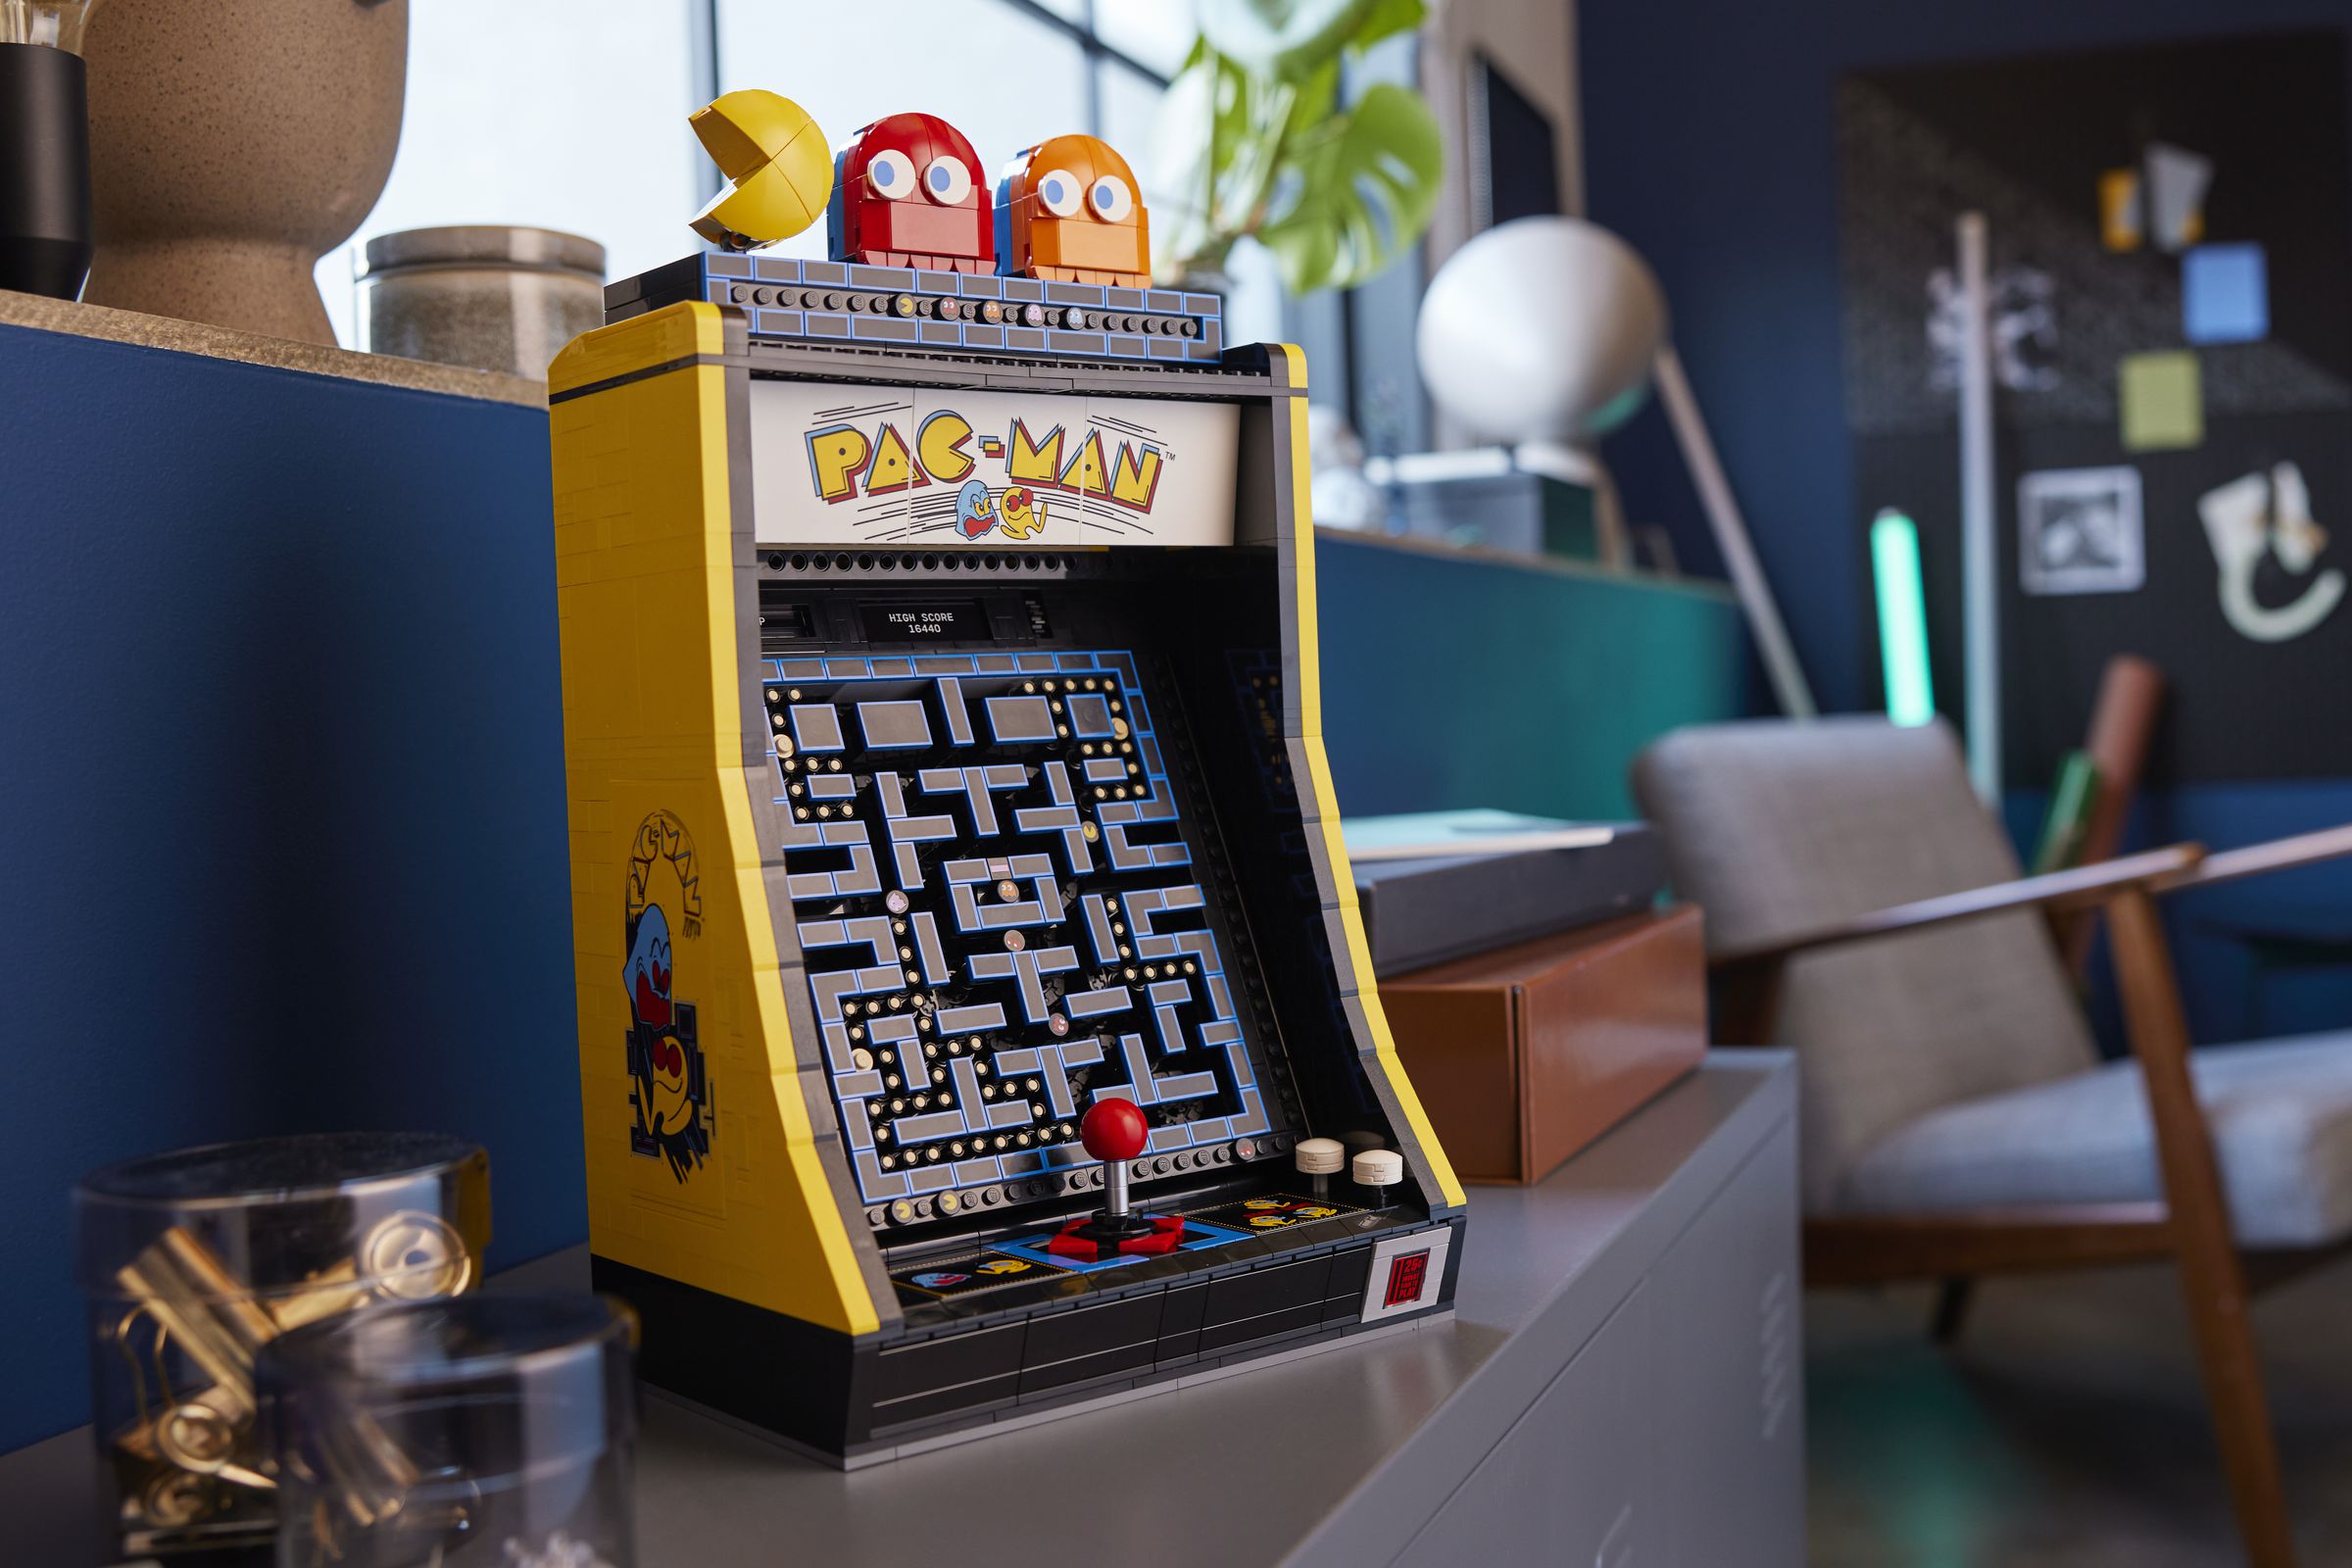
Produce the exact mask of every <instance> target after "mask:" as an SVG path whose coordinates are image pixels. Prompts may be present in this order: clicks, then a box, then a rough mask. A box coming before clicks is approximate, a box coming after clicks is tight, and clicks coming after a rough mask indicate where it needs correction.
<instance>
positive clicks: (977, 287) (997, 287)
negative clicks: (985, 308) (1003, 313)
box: [956, 272, 1005, 300]
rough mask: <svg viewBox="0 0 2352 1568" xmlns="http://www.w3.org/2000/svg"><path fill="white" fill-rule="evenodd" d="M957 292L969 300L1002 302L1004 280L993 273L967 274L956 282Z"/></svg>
mask: <svg viewBox="0 0 2352 1568" xmlns="http://www.w3.org/2000/svg"><path fill="white" fill-rule="evenodd" d="M956 292H957V293H958V294H961V295H962V296H963V297H964V298H965V299H967V300H1001V299H1003V298H1004V297H1005V280H1004V279H1003V278H1001V277H999V276H997V275H996V274H995V273H993V272H966V273H964V274H963V275H962V276H960V277H958V278H957V279H956Z"/></svg>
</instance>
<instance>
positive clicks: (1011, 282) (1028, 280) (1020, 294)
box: [998, 277, 1046, 300]
mask: <svg viewBox="0 0 2352 1568" xmlns="http://www.w3.org/2000/svg"><path fill="white" fill-rule="evenodd" d="M998 281H1000V282H1002V283H1003V284H1004V285H1005V298H1006V299H1008V300H1043V299H1044V298H1045V297H1046V286H1045V285H1044V284H1043V283H1040V282H1039V281H1038V280H1037V279H1036V278H1034V277H1006V278H1000V279H999V280H998Z"/></svg>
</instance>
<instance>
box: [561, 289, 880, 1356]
mask: <svg viewBox="0 0 2352 1568" xmlns="http://www.w3.org/2000/svg"><path fill="white" fill-rule="evenodd" d="M722 347H723V332H722V325H721V322H720V319H719V316H718V313H717V312H716V311H715V310H713V309H712V308H711V307H710V306H706V305H682V306H676V307H673V308H671V309H669V310H665V311H660V312H655V313H652V314H649V315H647V316H643V317H639V318H636V319H632V320H628V321H623V322H620V323H617V324H615V325H613V326H609V327H606V328H603V329H601V330H599V331H596V332H592V333H589V334H587V335H586V336H584V337H582V338H581V339H579V340H578V341H577V342H575V343H573V344H572V345H571V347H569V348H567V349H566V350H565V351H564V354H563V356H561V357H560V358H559V359H558V361H557V364H556V367H555V368H554V369H553V370H552V371H551V373H550V385H551V387H553V388H554V389H556V391H557V392H558V393H559V394H560V393H561V392H562V391H564V389H566V388H573V389H576V388H580V387H587V386H598V385H600V384H601V383H611V384H609V385H602V387H601V390H597V391H594V392H590V393H587V394H585V395H582V396H578V397H573V398H568V399H564V401H560V402H557V403H556V404H555V405H554V406H553V408H552V409H551V411H550V420H551V425H552V430H553V441H554V464H555V489H556V545H557V583H558V588H557V592H558V600H559V607H560V617H561V626H562V636H563V646H564V764H565V772H566V778H567V795H568V804H569V809H570V843H571V857H572V905H573V910H574V920H573V941H574V949H575V954H576V957H577V966H578V974H577V982H578V1003H579V1023H580V1070H581V1098H582V1110H583V1115H584V1117H585V1130H586V1141H587V1150H588V1198H589V1230H590V1239H591V1242H592V1244H593V1246H594V1248H595V1250H596V1251H597V1252H598V1253H599V1254H600V1255H602V1256H606V1257H610V1258H612V1259H613V1260H614V1261H616V1262H620V1263H624V1264H627V1265H629V1266H631V1267H635V1268H640V1269H644V1270H647V1271H649V1272H652V1273H656V1274H660V1275H662V1276H664V1277H666V1278H669V1279H673V1280H677V1281H680V1282H682V1283H684V1284H688V1285H692V1286H697V1287H700V1288H702V1289H705V1290H710V1291H715V1292H718V1293H720V1294H722V1295H725V1296H728V1297H732V1298H734V1299H738V1300H743V1301H748V1302H751V1303H752V1304H754V1305H758V1306H761V1307H765V1308H768V1309H770V1310H773V1311H778V1312H783V1313H787V1314H789V1315H791V1316H793V1317H796V1318H799V1319H802V1320H803V1321H806V1322H809V1323H815V1324H820V1325H823V1326H825V1327H828V1328H833V1329H837V1330H840V1331H842V1332H845V1333H850V1334H863V1333H869V1332H872V1331H873V1330H875V1329H876V1328H877V1327H879V1317H878V1314H877V1310H876V1307H875V1304H874V1302H873V1299H872V1297H871V1295H870V1293H869V1291H868V1289H867V1286H866V1284H865V1281H864V1278H863V1276H862V1274H861V1272H860V1267H859V1263H858V1256H857V1253H856V1250H855V1249H854V1247H853V1245H852V1242H851V1238H850V1235H849V1232H848V1229H847V1226H846V1223H845V1219H844V1216H843V1213H842V1211H841V1208H840V1207H839V1205H838V1204H837V1202H836V1201H835V1199H834V1196H833V1192H832V1190H831V1187H830V1186H829V1184H828V1182H827V1179H826V1175H825V1171H824V1169H823V1166H822V1165H821V1163H820V1159H819V1148H820V1144H821V1143H822V1142H823V1141H824V1140H826V1139H829V1138H830V1137H831V1136H832V1133H831V1125H830V1122H829V1121H828V1122H827V1123H825V1124H824V1131H822V1132H819V1131H818V1129H817V1126H816V1124H814V1123H812V1121H811V1118H810V1114H809V1106H808V1104H807V1103H806V1100H805V1098H804V1095H803V1092H802V1087H801V1080H800V1078H799V1077H798V1071H799V1068H800V1065H801V1064H800V1063H799V1062H798V1060H797V1059H796V1057H795V1054H794V1050H793V1041H792V1037H791V1031H790V1027H789V1024H788V1022H787V1012H786V1007H785V990H784V984H785V982H784V976H783V974H782V972H781V969H780V959H779V953H780V950H779V947H778V944H777V940H776V932H775V929H774V925H773V920H772V917H771V914H770V910H769V904H768V900H767V892H766V886H765V880H764V862H765V860H766V859H767V857H766V856H765V855H764V854H763V850H762V846H761V843H760V834H759V832H758V831H757V828H756V813H755V811H754V809H753V801H752V794H751V792H752V791H753V790H754V789H755V788H758V789H766V788H768V787H769V785H768V782H767V780H766V779H765V778H764V777H757V778H756V777H755V776H754V774H753V772H752V771H751V769H750V768H749V767H748V766H747V762H746V758H745V749H744V748H745V736H744V733H743V720H742V716H741V715H742V708H741V702H742V683H743V682H744V681H746V680H747V679H751V678H754V677H753V672H752V671H751V670H750V669H749V668H748V667H747V666H746V664H745V662H744V655H743V651H742V650H741V648H740V647H739V646H738V643H737V635H738V618H737V605H736V598H735V596H736V593H737V581H736V575H735V569H734V559H735V552H736V541H735V539H734V536H733V518H732V512H731V504H730V494H729V470H728V458H729V453H728V444H727V418H726V390H727V379H726V378H727V372H726V371H725V370H724V369H723V368H720V367H719V366H717V365H715V364H701V363H693V362H695V361H699V360H702V359H704V358H706V357H714V356H716V355H717V354H718V353H719V352H720V351H721V349H722ZM681 360H685V361H687V362H688V363H687V364H685V365H682V366H681V365H679V363H678V362H680V361H681ZM662 367H671V368H666V369H663V368H662ZM630 377H634V379H631V378H630Z"/></svg>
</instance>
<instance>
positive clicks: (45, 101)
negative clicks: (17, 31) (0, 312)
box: [0, 43, 96, 300]
mask: <svg viewBox="0 0 2352 1568" xmlns="http://www.w3.org/2000/svg"><path fill="white" fill-rule="evenodd" d="M89 81H90V77H89V70H88V68H87V67H85V66H84V65H83V64H82V61H81V57H80V56H79V55H73V54H68V53H67V52H66V51H65V50H63V49H52V48H49V47H48V46H46V45H44V44H35V43H0V288H13V289H18V290H21V291H22V292H24V293H26V294H47V295H50V296H52V297H53V298H56V299H61V300H70V299H73V298H75V297H77V296H78V295H79V294H80V293H81V285H82V283H83V282H84V281H85V280H86V279H87V278H88V277H89V275H90V257H91V255H92V254H93V253H94V251H95V249H96V247H95V244H94V241H93V240H92V237H91V234H92V231H91V226H90V91H89Z"/></svg>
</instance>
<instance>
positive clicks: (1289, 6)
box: [1196, 0, 1423, 81]
mask: <svg viewBox="0 0 2352 1568" xmlns="http://www.w3.org/2000/svg"><path fill="white" fill-rule="evenodd" d="M1422 10H1423V6H1422V0H1200V3H1199V6H1198V7H1197V10H1196V15H1197V16H1198V18H1199V21H1200V26H1201V37H1202V38H1203V39H1205V40H1207V43H1208V46H1209V48H1211V49H1213V50H1215V51H1216V52H1217V53H1218V54H1221V55H1223V56H1224V57H1225V58H1226V59H1228V60H1231V61H1233V62H1234V63H1235V64H1236V65H1238V66H1240V67H1241V68H1242V69H1243V70H1244V71H1246V72H1248V73H1250V74H1251V75H1255V76H1272V77H1274V78H1276V79H1278V80H1283V81H1299V80H1303V79H1304V78H1305V77H1307V76H1309V75H1311V74H1312V73H1314V71H1315V70H1316V68H1317V67H1319V66H1321V65H1323V64H1324V63H1325V62H1326V61H1329V60H1332V59H1334V58H1336V57H1337V56H1338V54H1339V52H1340V50H1341V49H1342V48H1356V49H1360V48H1362V47H1363V46H1364V45H1366V44H1368V43H1373V42H1376V41H1378V40H1379V39H1382V38H1385V37H1387V36H1389V34H1391V33H1394V32H1402V31H1403V30H1404V29H1405V28H1407V27H1415V26H1418V25H1420V24H1421V16H1422Z"/></svg>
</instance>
